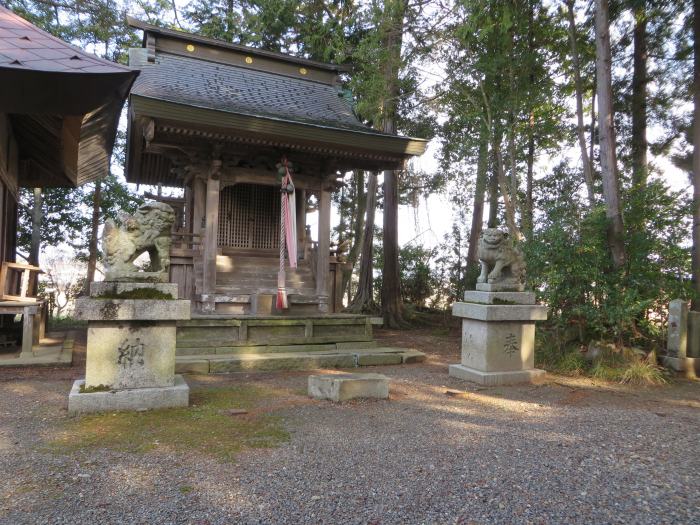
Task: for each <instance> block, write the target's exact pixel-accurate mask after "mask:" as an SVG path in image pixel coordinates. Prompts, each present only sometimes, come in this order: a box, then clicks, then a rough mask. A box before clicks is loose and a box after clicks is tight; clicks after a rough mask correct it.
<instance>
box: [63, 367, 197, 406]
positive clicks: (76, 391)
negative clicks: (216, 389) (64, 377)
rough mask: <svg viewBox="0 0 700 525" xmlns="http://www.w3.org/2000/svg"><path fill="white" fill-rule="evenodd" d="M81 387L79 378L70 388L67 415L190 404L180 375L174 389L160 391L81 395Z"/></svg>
mask: <svg viewBox="0 0 700 525" xmlns="http://www.w3.org/2000/svg"><path fill="white" fill-rule="evenodd" d="M83 384H85V381H84V380H82V379H78V380H77V381H75V382H74V383H73V388H72V389H71V392H70V394H69V395H68V413H70V414H85V413H90V412H111V411H117V410H143V409H150V408H172V407H186V406H188V405H189V399H190V387H189V386H187V383H186V382H185V380H184V379H183V377H182V376H181V375H177V376H175V384H174V385H173V386H168V387H163V388H135V389H129V390H112V391H108V392H90V393H80V387H81V385H83Z"/></svg>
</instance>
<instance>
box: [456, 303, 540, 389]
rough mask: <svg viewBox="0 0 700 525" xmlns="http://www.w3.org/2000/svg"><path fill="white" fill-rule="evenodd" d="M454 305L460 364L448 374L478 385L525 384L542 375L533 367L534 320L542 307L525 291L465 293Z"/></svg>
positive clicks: (538, 319) (538, 317) (538, 316)
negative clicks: (459, 332)
mask: <svg viewBox="0 0 700 525" xmlns="http://www.w3.org/2000/svg"><path fill="white" fill-rule="evenodd" d="M464 299H465V302H462V303H455V304H454V305H453V307H452V315H454V316H456V317H461V318H462V361H461V363H460V364H458V365H450V368H449V370H450V375H451V376H453V377H458V378H460V379H466V380H468V381H473V382H475V383H480V384H482V385H507V384H513V383H525V382H531V381H533V380H534V379H536V378H537V377H541V376H542V375H544V373H545V372H544V370H538V369H536V368H535V367H534V366H535V321H544V320H546V319H547V308H546V307H545V306H540V305H537V304H535V296H534V294H533V293H531V292H518V291H515V292H514V291H503V292H501V291H481V290H479V291H469V292H466V293H465V297H464Z"/></svg>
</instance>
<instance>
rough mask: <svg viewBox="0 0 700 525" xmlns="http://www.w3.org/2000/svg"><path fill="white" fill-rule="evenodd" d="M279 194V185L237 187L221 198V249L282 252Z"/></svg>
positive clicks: (221, 195)
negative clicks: (280, 244)
mask: <svg viewBox="0 0 700 525" xmlns="http://www.w3.org/2000/svg"><path fill="white" fill-rule="evenodd" d="M279 239H280V193H279V188H277V187H276V186H268V185H263V184H234V185H232V186H226V187H225V188H224V189H223V190H222V191H221V194H220V196H219V239H218V243H219V247H221V248H222V251H231V250H236V251H237V250H246V251H256V252H261V253H273V254H276V253H279Z"/></svg>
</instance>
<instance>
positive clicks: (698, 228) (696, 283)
mask: <svg viewBox="0 0 700 525" xmlns="http://www.w3.org/2000/svg"><path fill="white" fill-rule="evenodd" d="M693 103H694V108H693V262H692V265H693V291H694V292H695V293H694V294H693V301H692V304H691V308H692V310H698V309H699V308H700V0H693Z"/></svg>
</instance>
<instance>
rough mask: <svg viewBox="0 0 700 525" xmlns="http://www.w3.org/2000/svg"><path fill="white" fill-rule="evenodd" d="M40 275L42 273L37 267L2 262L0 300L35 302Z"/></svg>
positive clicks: (0, 268) (0, 269)
mask: <svg viewBox="0 0 700 525" xmlns="http://www.w3.org/2000/svg"><path fill="white" fill-rule="evenodd" d="M40 273H43V271H42V270H41V268H39V267H38V266H32V265H30V264H20V263H14V262H3V263H2V266H1V267H0V300H3V301H22V302H35V301H36V293H37V278H38V276H39V274H40Z"/></svg>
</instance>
